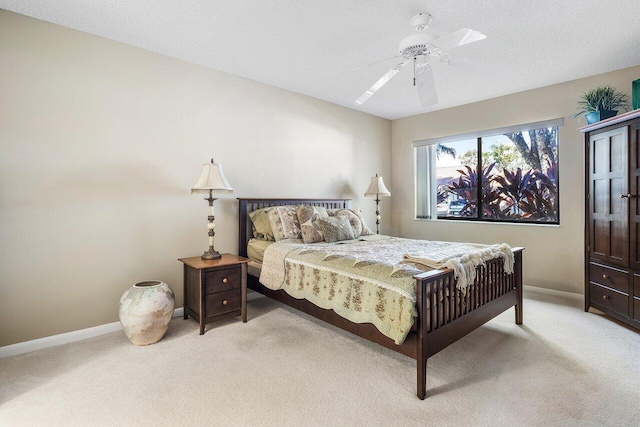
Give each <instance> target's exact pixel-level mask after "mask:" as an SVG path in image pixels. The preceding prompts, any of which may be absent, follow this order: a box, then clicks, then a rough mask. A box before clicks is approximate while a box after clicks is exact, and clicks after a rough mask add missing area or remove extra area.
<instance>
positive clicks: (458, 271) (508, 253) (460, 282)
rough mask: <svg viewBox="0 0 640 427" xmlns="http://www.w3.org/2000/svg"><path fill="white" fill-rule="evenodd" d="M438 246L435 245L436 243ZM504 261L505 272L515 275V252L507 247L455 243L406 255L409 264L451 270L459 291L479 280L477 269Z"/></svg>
mask: <svg viewBox="0 0 640 427" xmlns="http://www.w3.org/2000/svg"><path fill="white" fill-rule="evenodd" d="M432 243H435V242H432ZM498 257H501V258H502V259H503V260H504V270H505V272H506V273H507V274H511V273H513V265H514V263H515V258H514V256H513V251H512V250H511V248H510V247H509V245H507V244H506V243H502V244H500V245H491V246H487V245H479V244H474V243H453V242H448V243H447V244H445V245H435V246H428V245H425V246H424V247H422V248H420V250H419V251H418V252H411V253H406V254H404V255H403V258H404V259H405V260H406V261H410V262H414V263H417V264H422V265H426V266H427V267H431V268H436V269H440V268H449V269H451V270H453V274H454V277H455V278H456V279H457V287H458V289H465V288H467V287H468V286H469V285H472V284H473V282H474V281H475V279H476V267H477V266H479V265H484V264H485V263H486V262H487V261H489V260H491V259H494V258H498Z"/></svg>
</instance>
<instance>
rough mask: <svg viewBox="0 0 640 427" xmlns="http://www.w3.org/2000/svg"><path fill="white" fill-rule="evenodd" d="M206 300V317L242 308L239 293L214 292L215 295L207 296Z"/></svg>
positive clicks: (233, 291) (234, 291)
mask: <svg viewBox="0 0 640 427" xmlns="http://www.w3.org/2000/svg"><path fill="white" fill-rule="evenodd" d="M206 298H207V299H206V307H207V317H211V316H217V315H218V314H223V313H227V312H229V311H235V310H240V308H241V307H242V296H241V294H240V291H236V290H232V291H225V292H216V293H215V294H210V295H207V297H206Z"/></svg>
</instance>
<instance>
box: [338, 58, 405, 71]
mask: <svg viewBox="0 0 640 427" xmlns="http://www.w3.org/2000/svg"><path fill="white" fill-rule="evenodd" d="M398 57H399V55H396V56H391V57H389V58H385V59H381V60H380V61H376V62H370V63H368V64H364V65H359V66H357V67H353V68H349V69H348V70H347V71H356V70H361V69H363V68H367V67H370V66H372V65H376V64H381V63H383V62H387V61H391V60H392V59H395V58H398Z"/></svg>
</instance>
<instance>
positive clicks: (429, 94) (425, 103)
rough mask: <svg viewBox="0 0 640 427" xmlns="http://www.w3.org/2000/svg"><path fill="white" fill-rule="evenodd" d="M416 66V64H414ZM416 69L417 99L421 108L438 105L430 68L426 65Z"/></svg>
mask: <svg viewBox="0 0 640 427" xmlns="http://www.w3.org/2000/svg"><path fill="white" fill-rule="evenodd" d="M416 66H418V63H416ZM419 70H420V71H418V69H416V89H417V90H418V98H419V99H420V106H421V107H431V106H432V105H436V104H437V103H438V95H437V94H436V84H435V82H434V80H433V71H432V69H431V66H429V65H426V66H423V67H421V68H419Z"/></svg>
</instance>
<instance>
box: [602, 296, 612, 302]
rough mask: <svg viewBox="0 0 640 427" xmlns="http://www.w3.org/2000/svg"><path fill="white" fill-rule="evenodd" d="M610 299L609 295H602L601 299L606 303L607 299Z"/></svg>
mask: <svg viewBox="0 0 640 427" xmlns="http://www.w3.org/2000/svg"><path fill="white" fill-rule="evenodd" d="M610 298H611V297H610V296H609V295H602V299H603V300H605V301H607V300H608V299H610Z"/></svg>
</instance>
